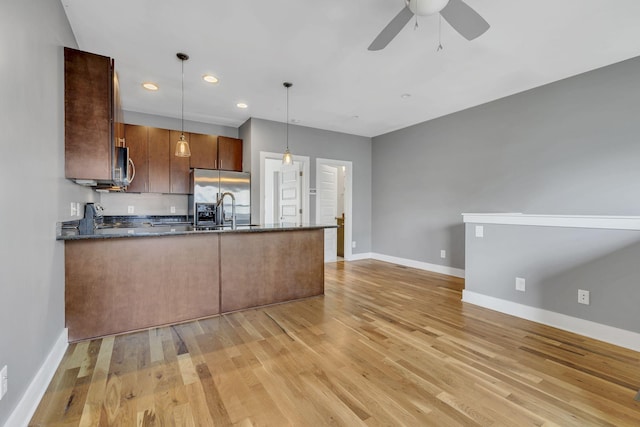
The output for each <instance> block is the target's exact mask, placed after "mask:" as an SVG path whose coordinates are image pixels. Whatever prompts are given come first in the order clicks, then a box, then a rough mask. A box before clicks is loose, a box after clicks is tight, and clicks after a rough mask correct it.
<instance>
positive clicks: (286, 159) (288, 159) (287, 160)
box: [282, 82, 293, 165]
mask: <svg viewBox="0 0 640 427" xmlns="http://www.w3.org/2000/svg"><path fill="white" fill-rule="evenodd" d="M282 85H283V86H284V87H285V88H287V149H286V150H284V156H282V164H283V165H290V164H292V163H293V156H292V155H291V151H289V88H290V87H291V86H293V83H289V82H284V83H282Z"/></svg>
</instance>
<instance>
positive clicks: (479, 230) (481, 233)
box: [476, 225, 484, 237]
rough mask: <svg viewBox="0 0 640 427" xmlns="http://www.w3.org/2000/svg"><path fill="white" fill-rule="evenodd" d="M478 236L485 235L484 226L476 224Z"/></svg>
mask: <svg viewBox="0 0 640 427" xmlns="http://www.w3.org/2000/svg"><path fill="white" fill-rule="evenodd" d="M476 237H484V226H482V225H476Z"/></svg>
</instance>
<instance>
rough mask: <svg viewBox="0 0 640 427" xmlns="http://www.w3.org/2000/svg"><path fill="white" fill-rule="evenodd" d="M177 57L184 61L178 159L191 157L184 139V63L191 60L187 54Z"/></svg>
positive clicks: (180, 54)
mask: <svg viewBox="0 0 640 427" xmlns="http://www.w3.org/2000/svg"><path fill="white" fill-rule="evenodd" d="M176 56H177V57H178V59H179V60H180V61H182V127H181V128H180V139H179V140H178V143H177V144H176V153H175V154H176V156H177V157H191V150H190V149H189V143H188V142H187V140H186V139H185V137H184V61H186V60H187V59H189V55H187V54H186V53H177V54H176Z"/></svg>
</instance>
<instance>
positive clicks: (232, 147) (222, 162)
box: [218, 136, 242, 172]
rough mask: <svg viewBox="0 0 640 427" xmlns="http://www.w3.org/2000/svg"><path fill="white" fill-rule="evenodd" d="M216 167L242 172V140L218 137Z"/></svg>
mask: <svg viewBox="0 0 640 427" xmlns="http://www.w3.org/2000/svg"><path fill="white" fill-rule="evenodd" d="M218 169H222V170H227V171H238V172H242V140H241V139H238V138H229V137H227V136H220V137H218Z"/></svg>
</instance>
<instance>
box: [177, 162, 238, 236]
mask: <svg viewBox="0 0 640 427" xmlns="http://www.w3.org/2000/svg"><path fill="white" fill-rule="evenodd" d="M224 193H231V194H233V196H234V197H235V203H236V224H237V225H248V224H251V175H250V174H249V173H248V172H231V171H218V170H210V169H193V170H192V171H191V194H190V195H189V217H190V218H191V220H192V221H193V222H194V225H196V226H214V225H220V224H221V223H224V224H225V225H229V224H230V222H231V198H230V197H228V196H227V197H225V198H224V200H223V201H222V203H221V204H220V206H219V209H217V210H216V209H215V206H216V205H217V203H218V201H219V200H220V197H221V196H222V194H224Z"/></svg>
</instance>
